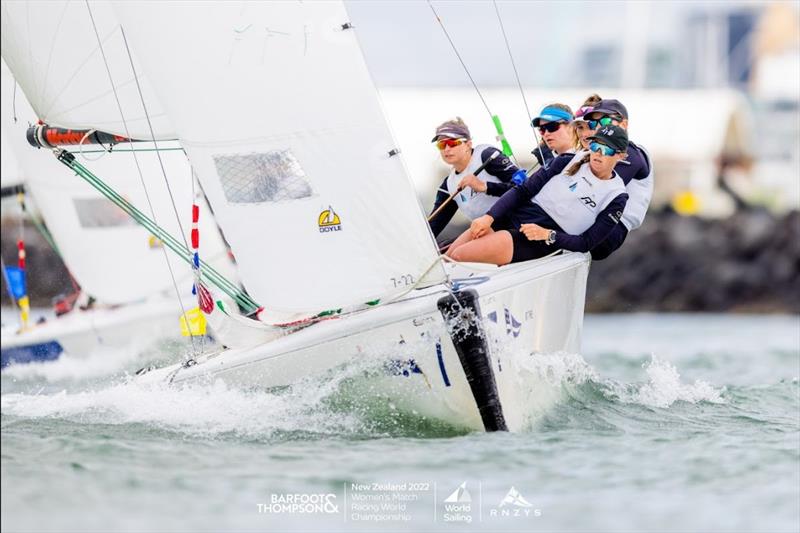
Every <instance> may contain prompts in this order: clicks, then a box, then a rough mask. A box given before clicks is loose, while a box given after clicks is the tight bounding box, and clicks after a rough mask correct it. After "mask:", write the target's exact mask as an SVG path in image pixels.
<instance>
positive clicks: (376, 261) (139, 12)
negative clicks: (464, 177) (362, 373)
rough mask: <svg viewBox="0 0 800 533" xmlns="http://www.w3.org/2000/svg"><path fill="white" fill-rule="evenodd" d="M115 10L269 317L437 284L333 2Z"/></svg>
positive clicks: (426, 237) (429, 251) (434, 258)
mask: <svg viewBox="0 0 800 533" xmlns="http://www.w3.org/2000/svg"><path fill="white" fill-rule="evenodd" d="M114 8H115V11H116V13H117V17H118V19H119V21H120V22H121V23H122V25H123V27H124V28H125V32H126V35H127V36H128V39H129V42H130V44H131V47H132V48H133V49H134V50H135V51H136V54H137V57H138V58H139V60H140V61H141V64H142V66H143V69H144V70H145V71H146V72H147V75H148V78H149V79H150V80H151V82H152V84H153V87H154V89H155V90H156V92H157V94H158V97H159V100H160V101H161V103H162V105H163V106H164V109H165V110H166V112H167V113H168V114H169V117H170V120H171V121H172V123H173V125H174V126H175V129H176V132H177V133H178V137H179V138H180V141H181V144H182V145H183V147H184V148H185V149H186V152H187V154H188V156H189V159H190V160H191V162H192V164H193V165H194V167H195V169H196V170H197V172H198V175H199V177H200V180H201V182H202V184H203V187H204V189H205V192H206V194H207V195H208V198H209V201H210V202H211V205H212V207H213V209H214V213H215V215H216V217H217V220H218V222H219V224H220V226H221V228H222V229H223V231H224V232H225V235H226V238H228V240H229V242H230V243H231V246H232V248H233V250H234V251H235V253H236V258H237V262H238V264H239V274H240V277H241V279H242V281H243V283H244V285H245V287H246V288H247V290H248V291H249V293H250V294H251V295H252V296H253V297H254V298H255V299H256V300H257V301H259V303H261V304H262V305H264V306H266V308H267V310H269V311H273V312H274V313H275V314H274V319H275V320H278V321H279V320H280V318H281V317H286V316H297V315H306V316H307V315H309V314H311V313H315V312H319V311H321V310H326V309H335V308H340V307H344V306H348V305H353V304H359V303H364V302H366V301H369V300H372V299H375V298H378V297H382V296H385V295H387V294H391V293H392V292H395V291H399V290H401V289H406V288H411V287H414V286H426V285H431V284H434V283H438V282H440V281H442V280H443V279H444V270H443V269H442V267H441V265H440V264H439V263H438V261H439V259H438V253H437V251H436V249H435V246H434V244H433V240H432V237H431V235H430V232H429V230H428V227H427V224H426V222H425V220H424V217H423V215H422V212H421V210H420V207H419V205H418V203H417V199H416V196H415V194H414V190H413V188H412V185H411V183H410V181H409V179H408V177H407V175H406V172H405V169H404V167H403V163H402V161H401V158H400V157H399V156H397V155H394V154H393V153H392V151H393V150H394V149H395V148H396V144H395V143H394V141H393V139H392V136H391V133H390V132H389V129H388V127H387V125H386V122H385V118H384V115H383V113H382V110H381V107H380V103H379V101H378V97H377V93H376V91H375V88H374V85H373V83H372V81H371V79H370V77H369V73H368V71H367V68H366V65H365V63H364V60H363V57H362V55H361V51H360V49H359V46H358V43H357V41H356V35H355V33H354V30H353V29H352V28H350V27H349V25H348V24H347V23H348V20H349V18H348V15H347V12H346V10H345V9H344V6H343V5H342V3H341V2H334V1H325V2H259V3H256V2H243V3H233V2H217V3H209V2H202V3H198V2H184V1H180V2H166V1H165V2H147V3H132V2H127V3H126V2H122V3H118V4H115V5H114ZM165 50H167V51H169V53H165Z"/></svg>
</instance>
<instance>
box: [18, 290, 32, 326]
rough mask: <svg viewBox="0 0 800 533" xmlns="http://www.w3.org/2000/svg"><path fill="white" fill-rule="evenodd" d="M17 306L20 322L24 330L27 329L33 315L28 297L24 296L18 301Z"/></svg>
mask: <svg viewBox="0 0 800 533" xmlns="http://www.w3.org/2000/svg"><path fill="white" fill-rule="evenodd" d="M17 305H19V319H20V322H22V328H23V329H25V328H27V327H28V320H29V319H30V315H31V303H30V300H28V297H27V296H23V297H22V298H20V299H19V300H17Z"/></svg>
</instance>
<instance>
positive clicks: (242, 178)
mask: <svg viewBox="0 0 800 533" xmlns="http://www.w3.org/2000/svg"><path fill="white" fill-rule="evenodd" d="M214 164H215V165H216V167H217V173H218V174H219V177H220V181H221V183H222V188H223V190H224V191H225V198H227V199H228V202H230V203H238V204H255V203H263V202H280V201H283V200H299V199H301V198H308V197H310V196H312V195H313V194H314V191H313V190H312V189H311V185H310V184H309V183H308V181H307V179H306V173H305V171H304V170H303V167H301V166H300V162H299V161H297V158H296V157H295V156H294V154H292V152H291V150H275V151H270V152H263V153H253V154H235V155H218V156H214Z"/></svg>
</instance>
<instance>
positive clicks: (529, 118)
mask: <svg viewBox="0 0 800 533" xmlns="http://www.w3.org/2000/svg"><path fill="white" fill-rule="evenodd" d="M492 4H494V12H495V13H497V21H498V22H499V23H500V31H501V32H503V41H505V43H506V50H507V51H508V57H509V59H511V67H512V68H513V69H514V76H516V78H517V86H518V87H519V93H520V94H521V95H522V103H524V104H525V111H526V112H527V113H528V123H530V122H531V121H532V120H533V117H531V110H530V108H529V107H528V101H527V100H526V99H525V91H523V90H522V82H521V81H520V79H519V72H518V71H517V65H516V63H515V62H514V55H513V54H512V53H511V46H510V45H509V44H508V37H507V36H506V28H505V26H503V19H502V18H501V17H500V10H499V9H498V7H497V0H492Z"/></svg>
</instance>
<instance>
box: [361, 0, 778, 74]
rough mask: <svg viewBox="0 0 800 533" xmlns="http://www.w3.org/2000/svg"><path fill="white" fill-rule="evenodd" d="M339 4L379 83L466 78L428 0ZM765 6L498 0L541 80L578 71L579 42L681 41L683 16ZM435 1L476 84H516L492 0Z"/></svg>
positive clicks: (523, 70)
mask: <svg viewBox="0 0 800 533" xmlns="http://www.w3.org/2000/svg"><path fill="white" fill-rule="evenodd" d="M346 5H347V9H348V12H349V13H350V16H351V18H352V21H353V23H354V25H355V26H356V29H357V31H358V35H359V39H360V42H361V44H362V48H363V50H364V54H365V56H366V59H367V63H368V64H369V67H370V71H371V72H372V74H373V76H374V78H375V82H376V83H377V84H378V85H379V86H393V85H463V84H466V83H468V79H467V78H466V75H465V74H464V71H463V69H462V68H461V66H460V64H459V62H458V59H457V58H456V57H455V55H454V53H453V51H452V49H451V47H450V45H449V44H448V42H447V40H446V37H445V35H444V33H443V31H442V29H441V27H440V26H439V24H438V23H437V21H436V18H435V17H434V15H433V12H432V11H431V8H430V6H429V5H428V3H427V2H426V1H424V0H404V1H393V0H386V1H374V0H350V1H347V2H346ZM764 5H765V4H764V3H763V2H762V3H759V2H753V1H728V2H722V1H717V2H670V1H659V2H643V1H635V2H621V1H603V0H594V1H558V2H549V1H526V0H517V1H503V0H500V1H498V2H497V7H498V10H499V12H500V15H501V19H502V22H503V25H504V26H505V31H506V34H507V37H508V41H509V44H510V48H511V52H512V54H513V55H514V60H515V62H516V63H517V68H518V70H519V74H520V78H521V79H522V83H523V84H524V85H526V86H542V87H553V86H565V85H566V86H568V85H572V83H570V81H571V80H577V79H579V77H580V74H581V72H580V69H581V63H580V59H581V57H580V51H581V50H582V49H583V48H584V47H585V46H586V45H587V43H589V44H592V43H603V42H607V41H610V40H614V39H618V40H620V41H624V42H628V43H635V45H634V46H633V48H637V47H647V46H653V45H656V46H664V47H678V48H680V47H681V46H684V44H683V43H682V42H681V39H682V38H684V35H683V33H682V32H683V31H684V30H685V26H686V21H687V17H689V16H692V15H693V14H696V13H698V12H716V11H722V10H729V9H732V8H738V9H742V8H744V9H755V8H760V7H763V6H764ZM433 6H434V7H435V9H436V11H437V12H438V14H439V16H440V18H441V19H442V22H443V23H444V25H445V27H446V29H447V31H448V33H449V34H450V36H451V38H452V39H453V41H454V42H455V43H456V46H457V48H458V50H459V52H460V53H461V55H462V58H463V59H464V61H465V63H466V64H467V67H468V68H469V70H470V72H471V73H472V75H473V77H474V78H475V79H476V81H477V82H478V84H479V85H484V86H488V85H501V86H503V85H505V86H508V85H515V84H516V81H515V78H514V72H513V69H512V66H511V63H510V60H509V56H508V52H507V50H506V47H505V43H504V41H503V34H502V32H501V29H500V23H499V21H498V17H497V13H496V12H495V7H494V4H493V3H492V2H491V1H490V0H472V1H463V0H462V1H457V0H456V1H449V0H447V1H446V0H437V1H434V2H433Z"/></svg>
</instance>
